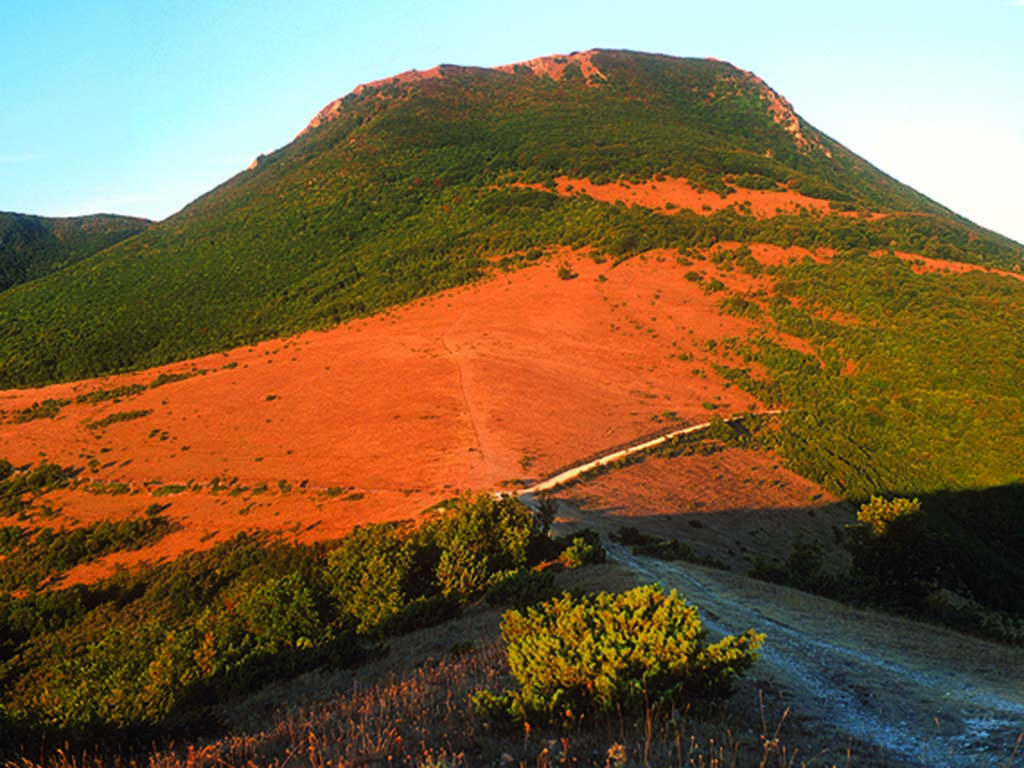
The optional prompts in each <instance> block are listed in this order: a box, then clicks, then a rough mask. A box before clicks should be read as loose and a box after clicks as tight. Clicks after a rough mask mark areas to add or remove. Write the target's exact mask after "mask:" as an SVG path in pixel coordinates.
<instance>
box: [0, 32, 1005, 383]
mask: <svg viewBox="0 0 1024 768" xmlns="http://www.w3.org/2000/svg"><path fill="white" fill-rule="evenodd" d="M592 61H593V63H594V65H595V66H596V67H598V69H599V70H600V72H601V74H602V76H601V77H596V76H593V75H592V76H591V77H590V78H585V77H583V75H582V74H581V73H580V72H579V68H578V67H577V68H576V69H573V66H572V64H570V65H569V66H568V67H567V68H566V71H565V76H563V77H562V79H560V80H557V81H555V80H551V79H549V78H543V77H537V76H535V75H534V74H533V73H531V72H530V71H528V70H527V69H525V68H521V69H520V70H519V71H517V72H515V73H512V74H509V73H505V72H499V71H495V70H482V69H471V68H461V67H448V66H445V67H442V68H441V70H440V76H438V77H436V78H433V79H426V80H421V81H418V82H402V81H401V80H396V81H395V82H392V83H385V84H383V85H379V86H376V87H373V88H366V89H363V90H361V91H360V92H359V93H358V94H352V95H349V96H348V97H346V98H345V99H343V100H342V102H341V107H340V113H339V115H338V117H337V118H335V119H334V120H331V121H329V122H326V123H324V124H322V125H320V126H319V127H317V128H315V129H313V130H310V131H308V132H306V133H304V134H302V135H301V136H300V137H299V138H297V139H296V140H295V141H293V142H292V143H291V144H289V145H288V146H286V147H284V148H282V149H281V150H279V151H277V152H275V153H273V154H271V155H269V156H266V157H263V158H261V159H260V160H259V161H258V162H257V164H256V165H255V167H254V168H253V169H251V170H248V171H244V172H242V173H240V174H239V175H237V176H236V177H234V178H233V179H231V180H229V181H227V182H226V183H224V184H223V185H221V186H220V187H218V188H217V189H215V190H213V191H211V192H210V193H208V194H207V195H205V196H203V197H201V198H200V199H198V200H197V201H195V202H194V203H193V204H192V205H190V206H189V207H187V208H186V209H184V210H183V211H182V212H181V213H179V214H178V215H176V216H174V217H172V218H171V219H168V220H166V221H164V222H162V223H160V224H158V225H156V226H154V227H153V228H152V229H150V230H148V231H147V232H145V233H144V234H142V235H141V236H140V237H137V238H134V239H133V240H131V241H130V242H125V243H122V244H121V245H120V246H118V247H116V248H113V249H111V250H109V251H107V252H105V253H103V254H101V255H99V256H97V257H95V258H92V259H89V260H87V261H85V262H83V263H80V264H78V265H76V266H74V267H72V268H70V269H67V270H63V271H61V272H60V273H59V274H53V275H50V276H49V277H47V278H45V279H43V280H39V281H34V282H33V284H31V285H26V286H23V287H21V288H19V289H17V290H12V291H9V292H7V293H6V294H5V295H4V296H2V297H0V329H2V330H0V334H2V336H0V344H2V349H3V352H2V353H0V355H2V356H0V386H7V387H10V386H26V385H34V384H40V383H44V382H49V381H57V380H72V379H77V378H83V377H87V376H95V375H99V374H103V373H109V372H112V371H120V370H126V369H134V368H139V367H144V366H150V365H155V364H158V363H163V362H168V361H171V360H177V359H184V358H187V357H191V356H194V355H197V354H200V353H204V352H210V351H216V350H221V349H225V348H228V347H230V346H233V345H237V344H241V343H248V342H251V341H254V340H258V339H263V338H269V337H273V336H276V335H281V334H286V333H290V332H294V331H299V330H303V329H308V328H316V327H323V326H326V325H330V324H333V323H336V322H338V321H340V320H344V319H347V318H351V317H354V316H359V315H365V314H369V313H372V312H374V311H376V310H379V309H382V308H384V307H387V306H390V305H394V304H400V303H403V302H406V301H408V300H410V299H412V298H415V297H417V296H422V295H426V294H429V293H432V292H435V291H437V290H439V289H442V288H445V287H448V286H452V285H456V284H461V283H464V282H466V281H469V280H473V279H474V278H476V277H477V276H478V275H479V274H480V270H481V267H482V265H483V264H484V261H485V260H486V259H487V258H488V257H492V256H498V255H505V254H508V253H510V252H520V253H522V252H525V251H526V250H528V249H530V248H533V247H544V246H547V245H552V244H557V243H562V244H572V245H575V246H582V245H588V244H589V245H594V246H595V247H597V248H599V249H600V250H603V251H605V252H608V253H610V254H613V255H622V254H626V253H630V252H636V251H639V250H642V249H645V248H650V247H656V246H667V247H686V246H690V245H695V244H702V243H703V244H708V243H711V242H714V241H716V240H720V239H738V240H763V241H766V242H778V243H783V244H791V243H802V244H803V243H813V244H815V245H818V246H833V247H837V248H843V247H849V246H861V247H889V246H890V245H895V247H900V248H904V249H907V250H917V251H923V250H929V251H933V252H939V251H941V253H942V254H943V255H944V256H946V257H948V258H955V259H960V260H964V261H971V262H976V263H986V264H992V265H998V266H1003V267H1012V266H1014V265H1016V264H1019V263H1020V262H1021V260H1022V253H1024V251H1022V249H1021V248H1020V247H1019V246H1016V245H1015V244H1013V243H1011V242H1010V241H1007V240H1005V239H1004V238H1000V237H999V236H997V235H994V234H992V233H989V232H986V231H984V230H981V229H979V228H977V227H975V226H973V225H970V224H969V223H968V222H965V221H963V220H961V219H959V218H957V217H955V216H954V215H953V214H951V213H950V212H948V211H946V210H945V209H943V208H941V207H940V206H938V205H936V204H935V203H933V202H931V201H929V200H927V199H926V198H924V197H922V196H921V195H919V194H917V193H915V192H913V191H912V190H910V189H909V188H907V187H904V186H902V185H900V184H898V183H896V182H895V181H893V180H892V179H890V178H889V177H887V176H885V175H884V174H882V173H880V172H879V171H878V170H876V169H874V168H873V167H871V166H870V165H869V164H868V163H866V162H865V161H863V160H861V159H859V158H857V157H856V156H854V155H853V154H851V153H850V152H848V151H847V150H845V149H844V148H842V147H841V146H839V145H838V144H836V143H835V142H833V141H831V140H830V139H828V138H827V137H825V136H823V135H821V134H819V133H818V132H817V131H815V130H814V129H813V128H811V127H810V126H807V125H806V124H804V123H803V122H802V121H799V119H798V118H797V117H796V116H795V115H792V113H785V105H784V104H782V103H781V102H780V101H779V99H778V97H777V96H776V95H775V94H774V93H773V92H771V91H769V90H768V89H767V87H766V86H764V85H763V84H762V83H761V82H760V81H758V80H756V79H754V78H753V77H752V76H750V75H748V74H746V73H744V72H741V71H740V70H737V69H735V68H734V67H732V66H730V65H728V64H725V63H721V62H712V61H705V60H689V59H673V58H668V57H662V56H651V55H644V54H632V53H623V52H599V53H595V54H593V56H592ZM780 104H781V106H780ZM780 110H782V112H781V113H780ZM773 114H775V116H776V117H777V118H779V119H778V120H776V119H773ZM780 114H782V117H779V115H780ZM792 121H796V122H795V123H794V122H792ZM794 125H795V126H797V127H798V128H794ZM791 131H793V132H791ZM560 174H565V175H568V176H569V177H570V178H583V177H586V178H590V179H591V180H592V181H595V182H599V181H614V180H616V179H619V178H635V179H644V178H653V177H655V176H656V175H659V174H668V175H672V176H684V177H686V178H689V179H690V180H691V181H693V182H694V183H695V184H698V185H701V186H703V187H705V188H708V189H712V190H716V191H718V192H719V193H720V194H723V195H727V194H728V193H729V191H730V190H731V189H734V188H735V186H734V185H737V184H738V185H746V186H751V185H755V186H772V187H774V186H780V185H786V186H787V187H788V188H792V189H796V190H799V191H801V192H803V193H804V194H807V195H812V196H815V197H818V198H827V199H829V200H831V201H833V204H834V208H835V209H836V210H838V209H844V208H846V209H858V210H860V209H865V210H872V211H880V212H890V213H894V214H897V215H892V216H890V217H888V218H885V219H882V220H881V221H880V222H869V221H866V220H863V219H857V218H850V217H846V216H842V215H840V214H839V213H836V214H833V215H832V216H830V217H826V218H824V219H817V218H813V217H777V218H775V219H771V220H767V221H763V220H756V219H754V218H753V217H752V216H750V215H748V214H745V213H744V212H743V211H742V210H737V211H729V212H723V213H722V214H718V215H715V216H710V217H703V216H699V215H697V214H695V213H692V212H682V213H679V214H678V215H675V216H672V217H665V216H657V215H653V214H644V213H641V212H639V211H637V210H635V209H624V208H622V207H621V206H612V205H608V204H604V203H599V202H596V201H593V200H589V199H585V198H571V199H567V198H563V197H558V196H556V195H554V194H552V193H550V192H545V191H539V190H531V189H521V188H512V187H510V186H509V185H511V184H513V183H515V182H524V183H539V184H549V183H550V182H551V180H552V179H553V178H555V177H556V176H558V175H560ZM727 180H728V181H727ZM730 182H731V183H730ZM169 297H170V298H169Z"/></svg>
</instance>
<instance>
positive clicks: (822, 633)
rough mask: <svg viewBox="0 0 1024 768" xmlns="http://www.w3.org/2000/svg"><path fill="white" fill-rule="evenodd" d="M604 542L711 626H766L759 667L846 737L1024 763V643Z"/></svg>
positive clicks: (902, 754) (890, 754)
mask: <svg viewBox="0 0 1024 768" xmlns="http://www.w3.org/2000/svg"><path fill="white" fill-rule="evenodd" d="M606 548H607V549H608V552H609V555H610V556H611V557H612V558H613V559H615V560H617V561H618V562H620V563H622V564H623V565H626V566H628V567H630V568H631V569H633V570H635V571H636V572H637V573H638V574H639V575H640V576H641V577H642V578H645V579H649V580H651V581H657V582H659V583H661V584H662V585H663V586H664V587H665V588H666V589H676V590H678V591H679V593H680V594H681V595H682V596H684V597H685V598H686V599H687V600H688V601H689V602H692V603H694V604H696V605H697V606H698V607H699V608H700V611H701V615H702V617H703V620H704V623H705V626H706V627H707V628H708V629H709V631H710V632H711V634H712V635H721V634H735V633H738V632H742V631H743V630H745V629H747V628H748V627H753V628H755V629H757V630H758V631H761V632H765V633H766V634H767V635H768V640H767V642H766V644H765V647H764V649H763V652H762V659H761V662H760V664H759V668H758V674H759V675H761V676H763V677H764V678H766V679H768V680H771V681H772V683H773V684H774V685H776V686H778V687H779V688H780V689H781V690H782V691H785V692H786V694H787V698H788V699H790V700H791V702H792V707H793V711H794V714H795V715H796V716H798V717H800V718H801V719H802V720H803V721H804V722H808V721H809V722H810V723H811V724H812V726H814V727H815V728H816V729H817V730H820V731H821V732H823V733H827V734H834V736H835V739H836V743H837V744H838V745H843V744H845V743H846V742H847V741H849V740H850V739H853V741H854V742H855V743H858V744H860V745H870V746H871V747H873V748H874V750H876V751H882V752H883V753H884V754H885V755H886V756H887V760H886V761H887V762H889V763H890V764H891V765H894V766H929V767H931V766H956V767H957V768H961V767H962V766H1008V765H1013V764H1014V757H1015V756H1016V762H1018V763H1024V743H1022V742H1021V741H1020V740H1021V738H1022V735H1024V653H1022V652H1021V651H1020V650H1019V649H1016V650H1015V649H1010V648H1003V647H1002V646H998V645H994V644H989V643H985V642H982V641H978V640H974V639H971V638H965V637H963V636H961V635H958V634H956V633H953V632H950V631H947V630H944V629H939V628H935V627H932V626H929V625H923V624H918V623H915V622H910V621H905V620H902V619H899V618H894V617H891V616H886V615H883V614H876V613H871V612H867V611H861V610H857V609H853V608H848V607H845V606H841V605H838V604H836V603H832V602H831V601H827V600H823V599H820V598H816V597H813V596H809V595H803V594H801V593H796V592H793V591H791V590H787V589H784V588H781V587H776V586H773V585H768V584H763V583H760V582H756V581H753V580H750V579H746V578H743V577H740V576H737V575H735V574H729V573H724V572H716V571H712V570H708V569H703V568H698V567H695V566H692V565H688V564H682V563H675V562H663V561H658V560H652V559H648V558H638V557H635V556H633V555H632V554H631V552H630V551H629V550H628V549H626V548H624V547H622V546H620V545H616V544H608V545H607V547H606ZM1017 745H1019V746H1017ZM1015 746H1016V747H1017V749H1016V750H1015ZM1015 751H1016V753H1017V754H1016V755H1015Z"/></svg>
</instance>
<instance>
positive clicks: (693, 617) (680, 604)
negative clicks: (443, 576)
mask: <svg viewBox="0 0 1024 768" xmlns="http://www.w3.org/2000/svg"><path fill="white" fill-rule="evenodd" d="M501 634H502V638H503V639H504V641H505V645H506V649H507V652H508V660H509V666H510V667H511V669H512V674H513V676H514V677H515V679H516V681H517V682H518V683H519V685H520V690H518V691H507V692H505V693H503V694H494V693H491V692H489V691H481V692H479V693H478V694H477V695H476V696H475V697H474V702H475V704H476V706H477V709H478V711H479V712H480V713H481V714H484V715H487V716H492V717H511V718H513V719H517V720H523V721H530V720H539V721H549V722H554V721H563V722H569V721H574V720H579V719H580V718H582V717H585V716H587V715H589V714H597V713H608V712H615V711H618V710H624V711H640V710H642V709H643V707H644V706H645V705H646V704H656V703H659V702H668V703H672V704H674V705H679V704H682V703H684V702H693V701H699V700H706V699H712V698H717V697H721V696H724V695H727V694H728V693H729V692H730V691H731V688H732V684H733V682H734V679H735V677H736V676H737V675H739V674H742V673H743V672H744V671H746V670H747V669H749V668H750V666H751V665H752V664H753V663H754V662H755V661H756V660H757V658H758V654H757V650H758V649H759V648H760V646H761V644H762V643H763V642H764V635H762V634H758V633H757V632H754V631H753V630H748V631H747V632H746V633H745V634H744V635H742V636H740V637H735V636H729V637H726V638H724V639H722V640H721V641H719V642H718V643H715V644H713V645H706V643H705V631H704V629H703V627H702V626H701V622H700V618H699V616H698V614H697V609H696V608H695V607H694V606H690V605H687V604H686V602H685V601H684V600H683V599H681V598H679V597H677V596H676V593H675V592H674V591H673V592H671V593H669V594H667V595H666V594H665V593H664V591H663V590H662V588H661V587H660V586H658V585H650V586H645V587H637V588H636V589H632V590H630V591H628V592H625V593H622V594H609V593H605V592H603V593H601V594H599V595H594V596H587V597H576V596H573V595H569V594H566V595H563V596H562V597H560V598H556V599H554V600H551V601H549V602H546V603H543V604H541V605H539V606H537V607H536V608H529V609H527V610H526V611H525V612H521V611H516V610H511V611H508V612H507V613H506V614H505V617H504V620H503V622H502V626H501Z"/></svg>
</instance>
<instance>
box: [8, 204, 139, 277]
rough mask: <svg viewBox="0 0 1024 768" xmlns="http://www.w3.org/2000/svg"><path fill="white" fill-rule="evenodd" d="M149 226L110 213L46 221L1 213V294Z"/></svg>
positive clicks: (38, 217) (79, 259)
mask: <svg viewBox="0 0 1024 768" xmlns="http://www.w3.org/2000/svg"><path fill="white" fill-rule="evenodd" d="M150 224H151V222H149V221H147V220H145V219H137V218H133V217H130V216H113V215H110V214H97V215H93V216H74V217H69V218H47V217H43V216H30V215H26V214H21V213H8V212H4V211H0V292H3V291H6V290H7V289H8V288H12V287H14V286H16V285H20V284H21V283H26V282H29V281H31V280H35V279H36V278H39V277H43V276H44V275H47V274H49V273H50V272H54V271H56V270H59V269H62V268H64V267H67V266H68V265H71V264H74V263H76V262H79V261H81V260H83V259H86V258H88V257H90V256H92V255H93V254H95V253H98V252H99V251H102V250H103V249H104V248H109V247H110V246H112V245H115V244H116V243H119V242H121V241H122V240H125V239H127V238H129V237H131V236H132V235H135V234H138V233H139V232H142V231H143V230H144V229H146V228H147V227H148V226H150Z"/></svg>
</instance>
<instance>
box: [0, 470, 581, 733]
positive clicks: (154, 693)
mask: <svg viewBox="0 0 1024 768" xmlns="http://www.w3.org/2000/svg"><path fill="white" fill-rule="evenodd" d="M49 466H51V465H44V467H49ZM44 471H47V470H44ZM53 472H54V473H57V472H59V468H58V469H57V470H53ZM9 474H10V476H9V477H8V479H7V480H6V481H5V482H8V483H10V482H12V480H14V479H15V478H19V480H18V482H20V483H21V485H20V486H19V487H22V488H25V489H28V488H30V487H43V486H46V485H48V483H50V482H52V478H51V479H49V480H47V479H45V478H43V473H42V472H40V471H39V470H33V471H31V472H22V473H13V471H12V472H11V473H9ZM54 476H55V477H61V478H62V477H63V475H62V474H55V475H54ZM162 511H163V510H162V508H160V507H159V505H151V508H150V509H148V510H147V511H146V512H145V514H143V515H142V516H140V517H138V518H132V519H129V520H125V521H122V522H120V523H101V524H98V525H95V526H90V527H88V528H81V529H75V530H71V531H52V530H50V529H43V530H40V531H36V532H35V533H28V532H26V531H23V530H13V529H12V528H4V529H2V530H3V533H2V534H0V542H2V546H3V547H4V548H5V550H6V552H7V554H6V556H5V557H3V558H2V559H0V575H2V577H3V585H2V586H3V588H4V589H5V590H7V592H6V594H5V595H3V596H0V638H5V639H4V640H3V641H2V643H0V691H2V693H3V697H4V701H5V702H6V709H5V710H4V711H3V712H2V713H0V715H2V717H0V728H3V727H10V728H13V727H14V725H13V724H20V725H19V726H18V727H19V728H22V731H19V732H23V733H24V734H29V735H31V734H34V735H31V736H29V735H26V736H25V739H26V740H25V741H24V743H29V740H34V741H35V743H40V738H41V737H42V734H48V736H47V739H48V740H50V741H63V740H64V739H71V740H74V741H78V740H84V741H85V742H86V743H88V742H89V741H90V740H91V741H92V742H93V743H100V742H110V741H111V740H114V741H119V742H122V743H124V742H137V743H145V742H146V741H147V740H152V739H154V738H158V737H159V736H161V735H166V734H172V733H184V732H188V733H192V732H195V731H196V729H202V728H203V727H207V726H216V721H215V719H213V717H212V710H211V707H212V706H213V705H214V704H215V703H216V702H218V701H223V700H224V699H225V698H227V697H231V696H235V695H238V694H240V693H244V692H246V691H249V690H251V689H252V688H253V687H254V686H257V685H264V684H266V683H267V682H268V681H270V680H273V679H274V678H275V677H278V676H282V675H294V674H296V673H298V672H300V671H302V670H307V669H312V668H314V667H320V666H324V665H330V664H347V663H351V662H354V661H357V660H359V659H362V658H364V657H365V656H366V655H367V654H369V653H371V652H375V651H374V648H377V647H378V646H377V643H378V642H379V640H380V639H381V638H383V637H387V636H392V635H395V634H399V633H402V632H406V631H409V630H410V629H416V628H421V627H423V626H427V625H429V624H431V623H437V622H440V621H445V620H448V619H450V618H452V617H453V616H454V615H456V614H457V613H458V611H459V610H460V606H461V605H462V604H463V603H465V602H466V601H468V600H474V599H476V598H478V597H479V596H481V595H483V594H484V593H485V592H487V591H488V590H490V589H492V588H494V589H495V590H496V592H495V593H494V594H495V595H499V596H500V595H501V594H502V590H504V594H505V597H497V598H494V599H500V600H504V599H508V600H510V601H512V602H520V601H521V600H522V599H523V596H524V595H525V594H527V593H530V592H532V593H534V594H541V593H543V592H544V589H545V587H544V586H543V585H538V584H537V583H533V584H530V585H529V586H524V584H525V583H526V582H527V581H529V579H530V577H526V576H514V574H516V573H524V572H525V571H524V569H526V568H528V567H529V566H531V565H533V564H535V563H537V562H538V560H539V558H541V557H557V554H558V551H559V549H560V545H559V544H557V543H555V542H551V541H550V540H546V536H543V534H542V533H541V530H542V528H541V526H540V524H538V523H535V521H534V518H533V516H532V514H531V513H530V512H529V510H527V509H526V508H525V507H523V506H522V505H521V504H520V503H519V502H518V501H516V500H513V499H507V498H506V499H495V498H493V497H491V496H490V495H481V496H478V497H461V498H459V499H456V500H453V501H452V502H450V503H449V504H446V505H444V506H443V507H441V508H438V509H435V510H433V511H432V513H431V514H430V515H429V516H428V517H427V518H426V519H425V520H424V521H423V522H422V523H421V524H420V525H419V526H416V527H413V526H412V525H411V524H387V525H372V526H364V527H361V528H358V529H357V530H356V531H355V532H354V533H353V534H352V535H351V536H350V537H348V538H346V539H343V540H342V541H340V542H335V543H333V544H323V545H317V546H296V545H289V544H286V543H284V542H282V541H281V540H280V539H279V538H275V537H271V536H268V535H239V536H237V537H236V538H234V539H232V540H230V541H228V542H225V543H223V544H219V545H217V546H215V547H214V548H213V549H212V550H210V551H208V552H201V553H192V554H188V555H185V556H183V557H181V558H179V559H178V560H177V561H175V562H173V563H168V564H163V565H143V566H141V567H139V568H137V569H133V570H131V571H127V570H123V571H119V572H117V573H116V574H115V575H114V576H112V577H110V578H108V579H105V580H103V581H101V582H99V583H96V584H93V585H90V586H87V587H71V588H68V589H63V590H47V589H41V587H42V586H43V585H44V578H45V577H46V575H50V574H56V573H60V572H62V571H64V570H66V569H67V568H70V567H72V566H73V565H75V564H77V563H80V562H84V561H85V560H88V559H90V558H94V557H99V556H102V555H103V554H107V553H109V552H113V551H118V550H121V549H128V548H132V549H137V548H140V547H143V546H146V545H147V544H150V543H152V542H153V541H155V540H156V538H158V537H159V536H162V535H165V534H166V533H167V532H169V531H170V530H172V526H171V525H170V524H169V522H168V521H167V520H166V519H165V518H164V516H163V514H162ZM580 540H582V538H581V539H580ZM542 578H543V577H542ZM512 579H517V580H518V581H519V584H518V586H513V584H512V583H511V582H510V580H512ZM501 585H504V586H501ZM13 590H20V591H19V592H18V593H14V592H13ZM15 594H18V596H15ZM4 718H6V719H4ZM0 732H2V731H0ZM6 743H7V744H11V745H14V744H16V743H18V742H16V741H13V740H12V741H8V742H6Z"/></svg>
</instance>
